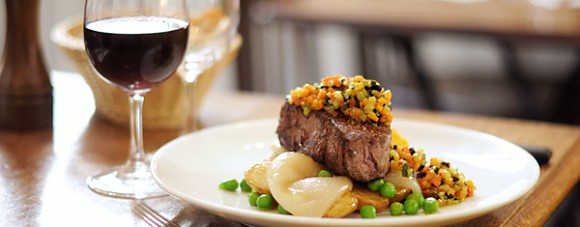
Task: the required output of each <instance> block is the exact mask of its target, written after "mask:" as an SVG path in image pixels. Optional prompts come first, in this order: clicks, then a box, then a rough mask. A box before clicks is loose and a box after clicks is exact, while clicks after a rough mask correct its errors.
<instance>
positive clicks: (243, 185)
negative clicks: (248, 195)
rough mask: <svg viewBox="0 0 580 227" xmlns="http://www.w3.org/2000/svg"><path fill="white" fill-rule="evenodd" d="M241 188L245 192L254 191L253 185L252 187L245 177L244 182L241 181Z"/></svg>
mask: <svg viewBox="0 0 580 227" xmlns="http://www.w3.org/2000/svg"><path fill="white" fill-rule="evenodd" d="M240 189H242V191H243V192H251V191H252V187H250V185H249V184H248V182H246V179H243V180H242V182H240Z"/></svg>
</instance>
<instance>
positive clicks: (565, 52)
mask: <svg viewBox="0 0 580 227" xmlns="http://www.w3.org/2000/svg"><path fill="white" fill-rule="evenodd" d="M242 4H243V7H242V9H243V12H242V13H243V14H242V24H241V28H240V31H241V32H242V34H243V37H244V38H245V43H244V47H243V48H242V52H241V55H240V58H239V61H238V62H239V65H238V70H239V71H238V72H239V77H238V78H239V80H238V83H237V84H238V88H239V89H241V90H247V91H260V92H268V93H273V94H280V95H283V94H286V93H287V91H289V90H290V89H292V88H294V87H296V86H299V85H302V84H304V83H313V82H317V81H319V78H322V77H325V76H330V75H335V74H343V75H345V76H349V75H357V74H363V75H365V76H366V77H368V78H373V79H376V80H378V81H379V82H381V84H382V85H384V86H386V87H387V88H389V89H391V90H392V91H393V94H394V95H393V103H394V104H393V106H394V108H413V109H415V108H417V109H431V110H441V111H452V112H460V113H471V114H483V115H494V116H505V117H515V118H524V119H533V120H541V121H552V122H560V123H568V124H580V110H579V109H580V81H579V78H578V77H580V75H579V74H580V71H579V68H580V65H579V62H580V58H579V57H580V54H579V50H578V46H579V45H580V41H579V40H580V37H578V38H577V39H575V40H573V41H572V42H569V40H566V41H562V40H560V39H551V38H550V39H548V38H532V39H530V38H529V37H525V38H520V37H515V38H514V37H511V36H510V37H508V38H507V39H506V38H505V37H504V36H499V37H498V36H495V35H493V34H479V33H477V32H447V31H444V32H440V31H420V32H394V33H393V32H392V31H391V30H390V29H389V28H382V27H380V26H372V27H369V26H357V25H356V24H355V25H351V24H348V23H336V21H321V20H313V19H312V18H297V17H294V16H292V17H291V18H288V17H287V16H286V17H284V16H282V17H281V18H280V16H279V15H278V13H279V10H280V9H279V8H277V6H276V5H275V4H272V1H268V0H265V1H262V0H244V1H243V2H242ZM337 4H338V3H337ZM329 10H332V7H330V6H329ZM304 14H306V13H304ZM577 26H580V20H579V21H578V23H577Z"/></svg>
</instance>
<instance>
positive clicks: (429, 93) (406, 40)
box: [392, 35, 440, 110]
mask: <svg viewBox="0 0 580 227" xmlns="http://www.w3.org/2000/svg"><path fill="white" fill-rule="evenodd" d="M392 37H393V40H394V41H395V42H397V43H399V44H400V45H401V47H402V49H403V51H404V54H405V57H406V60H407V64H409V67H410V68H411V70H412V71H413V74H414V76H415V79H416V80H417V84H418V86H419V88H420V89H421V92H422V93H423V99H424V101H425V105H426V107H427V108H428V109H430V110H439V108H440V107H439V105H438V101H437V100H438V99H437V98H438V97H437V93H436V91H435V89H434V87H433V82H432V81H431V78H429V76H428V75H427V73H426V70H425V69H424V68H423V66H422V64H421V63H420V62H419V59H418V57H417V49H416V48H415V45H414V44H413V38H412V37H411V36H404V35H402V36H398V35H393V36H392Z"/></svg>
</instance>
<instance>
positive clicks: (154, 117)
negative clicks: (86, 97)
mask: <svg viewBox="0 0 580 227" xmlns="http://www.w3.org/2000/svg"><path fill="white" fill-rule="evenodd" d="M52 40H53V42H55V43H56V44H57V45H58V46H59V48H60V49H61V50H62V51H63V52H64V53H65V55H66V56H67V57H69V58H70V59H71V60H72V61H73V63H74V65H75V67H76V68H77V69H78V71H79V72H80V74H81V75H82V76H83V78H84V79H85V81H86V82H87V84H88V85H89V87H90V88H91V90H92V93H93V96H94V99H95V106H96V110H95V115H96V116H98V117H100V118H102V119H105V120H107V121H109V122H111V123H113V124H115V125H119V126H121V127H127V128H128V127H129V125H130V124H129V120H130V107H129V100H128V97H127V94H126V93H125V92H123V91H122V90H121V89H120V88H118V87H116V86H114V85H112V84H109V83H107V82H105V81H103V80H102V79H101V78H99V77H98V75H97V74H96V71H95V70H94V69H93V67H92V66H91V64H90V62H89V59H88V57H87V54H86V52H85V47H84V41H83V25H82V20H81V19H79V18H70V19H68V20H65V21H62V22H60V23H58V24H57V25H56V26H55V27H54V28H53V30H52ZM241 45H242V38H241V37H240V36H239V35H238V36H237V37H236V39H234V41H233V42H232V45H231V47H230V50H229V52H228V53H227V54H226V55H225V56H224V57H223V58H222V59H220V60H219V61H218V62H216V63H215V64H214V65H212V66H211V67H210V68H209V69H207V70H206V71H204V72H203V73H202V74H201V75H200V76H199V77H198V79H197V81H196V82H195V83H193V84H188V83H185V81H184V80H183V74H184V73H185V71H184V70H183V69H182V68H183V67H180V69H178V70H177V71H176V72H175V74H174V75H173V76H172V77H171V78H169V79H168V80H167V81H165V82H163V83H162V84H161V85H160V86H158V87H155V88H153V89H152V90H151V91H150V92H148V93H147V94H145V102H144V104H143V128H144V129H179V128H182V127H183V124H184V122H185V117H186V113H185V90H184V89H185V87H184V86H194V88H193V89H194V92H193V93H194V94H193V96H194V97H193V98H194V102H193V103H194V104H193V111H194V112H193V113H194V116H198V115H199V111H200V107H201V104H202V102H203V100H204V98H205V96H206V94H207V92H208V91H209V89H210V88H211V87H212V85H213V83H214V81H215V79H216V78H217V75H219V74H220V72H221V71H222V70H223V69H224V68H225V67H226V66H227V65H228V64H230V63H231V62H232V61H233V60H234V59H235V58H236V56H237V54H238V52H239V49H240V47H241ZM194 120H197V119H194Z"/></svg>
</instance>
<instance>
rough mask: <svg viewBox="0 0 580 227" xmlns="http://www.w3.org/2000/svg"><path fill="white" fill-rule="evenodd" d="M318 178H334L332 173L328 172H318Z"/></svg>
mask: <svg viewBox="0 0 580 227" xmlns="http://www.w3.org/2000/svg"><path fill="white" fill-rule="evenodd" d="M318 176H319V177H332V173H331V172H330V171H328V170H325V169H323V170H320V172H318Z"/></svg>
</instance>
